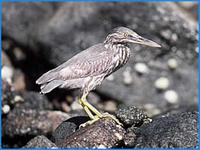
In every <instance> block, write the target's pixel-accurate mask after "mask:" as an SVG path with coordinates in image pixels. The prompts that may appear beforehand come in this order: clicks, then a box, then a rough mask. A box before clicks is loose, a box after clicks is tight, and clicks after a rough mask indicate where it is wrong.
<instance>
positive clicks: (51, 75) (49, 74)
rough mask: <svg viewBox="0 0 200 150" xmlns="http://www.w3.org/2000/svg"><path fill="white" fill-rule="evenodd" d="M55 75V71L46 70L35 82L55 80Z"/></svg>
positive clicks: (43, 82)
mask: <svg viewBox="0 0 200 150" xmlns="http://www.w3.org/2000/svg"><path fill="white" fill-rule="evenodd" d="M56 77H57V73H56V72H52V71H48V72H46V73H45V74H43V75H42V76H41V77H40V78H38V79H37V80H36V84H45V83H48V82H50V81H53V80H55V79H56Z"/></svg>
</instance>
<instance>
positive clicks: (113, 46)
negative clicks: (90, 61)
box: [103, 42, 129, 52]
mask: <svg viewBox="0 0 200 150" xmlns="http://www.w3.org/2000/svg"><path fill="white" fill-rule="evenodd" d="M103 44H104V47H105V48H106V49H107V50H113V51H115V52H118V51H119V50H121V49H129V46H128V44H127V43H121V42H115V43H113V42H104V43H103Z"/></svg>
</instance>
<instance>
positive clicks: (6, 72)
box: [1, 66, 13, 81]
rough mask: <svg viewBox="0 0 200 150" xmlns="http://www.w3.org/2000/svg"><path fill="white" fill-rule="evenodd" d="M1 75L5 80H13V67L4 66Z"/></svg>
mask: <svg viewBox="0 0 200 150" xmlns="http://www.w3.org/2000/svg"><path fill="white" fill-rule="evenodd" d="M1 77H2V79H3V80H6V81H8V80H11V79H12V77H13V69H12V68H11V67H8V66H3V68H2V69H1Z"/></svg>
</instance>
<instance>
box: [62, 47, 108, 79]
mask: <svg viewBox="0 0 200 150" xmlns="http://www.w3.org/2000/svg"><path fill="white" fill-rule="evenodd" d="M79 57H80V59H78V58H79ZM79 57H77V58H76V59H73V61H72V60H69V61H70V63H69V64H68V65H67V66H66V67H64V68H63V69H61V70H60V71H59V78H62V79H63V80H67V79H75V78H84V77H88V76H96V75H100V74H102V73H104V72H106V71H107V70H108V69H109V68H110V67H111V64H112V55H111V53H110V52H109V51H107V50H106V51H100V52H98V53H97V52H95V54H94V53H93V54H92V52H91V53H87V56H85V55H84V54H83V53H82V54H79Z"/></svg>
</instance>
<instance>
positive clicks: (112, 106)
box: [104, 100, 117, 112]
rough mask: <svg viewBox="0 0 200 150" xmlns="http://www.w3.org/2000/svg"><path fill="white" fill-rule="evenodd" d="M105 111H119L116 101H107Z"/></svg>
mask: <svg viewBox="0 0 200 150" xmlns="http://www.w3.org/2000/svg"><path fill="white" fill-rule="evenodd" d="M104 110H105V111H110V112H115V111H116V110H117V104H116V103H115V102H114V101H111V100H110V101H106V102H105V103H104Z"/></svg>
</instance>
